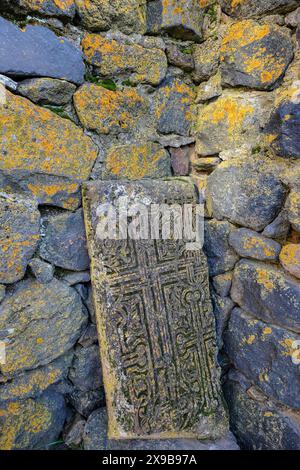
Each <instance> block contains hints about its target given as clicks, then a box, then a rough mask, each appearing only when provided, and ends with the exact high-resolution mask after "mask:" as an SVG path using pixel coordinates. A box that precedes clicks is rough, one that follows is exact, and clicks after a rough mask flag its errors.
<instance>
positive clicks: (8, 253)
mask: <svg viewBox="0 0 300 470" xmlns="http://www.w3.org/2000/svg"><path fill="white" fill-rule="evenodd" d="M39 232H40V214H39V211H38V210H37V204H36V203H35V202H34V201H32V200H30V199H27V198H22V197H20V196H19V197H13V196H10V195H8V194H5V193H1V195H0V254H1V256H0V282H1V283H3V284H11V283H13V282H16V281H18V280H20V279H22V277H23V276H24V274H25V271H26V267H27V264H28V262H29V260H30V258H31V257H32V255H33V254H34V252H35V250H36V248H37V246H38V242H39V238H40V234H39Z"/></svg>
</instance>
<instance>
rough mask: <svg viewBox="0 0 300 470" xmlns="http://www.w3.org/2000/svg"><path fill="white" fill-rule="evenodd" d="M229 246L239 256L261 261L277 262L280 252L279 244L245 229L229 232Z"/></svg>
mask: <svg viewBox="0 0 300 470" xmlns="http://www.w3.org/2000/svg"><path fill="white" fill-rule="evenodd" d="M229 244H230V245H231V246H232V247H233V248H234V249H235V251H236V252H237V253H238V254H239V255H240V256H242V257H245V258H254V259H259V260H262V261H277V260H278V257H279V253H280V251H281V245H280V244H279V243H277V242H275V241H274V240H270V239H269V238H265V237H263V236H262V235H261V234H259V233H257V232H254V231H253V230H249V229H247V228H240V229H238V230H234V231H233V232H231V234H230V236H229Z"/></svg>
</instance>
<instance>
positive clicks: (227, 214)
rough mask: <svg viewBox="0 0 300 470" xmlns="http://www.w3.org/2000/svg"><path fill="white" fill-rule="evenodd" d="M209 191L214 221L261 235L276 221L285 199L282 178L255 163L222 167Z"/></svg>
mask: <svg viewBox="0 0 300 470" xmlns="http://www.w3.org/2000/svg"><path fill="white" fill-rule="evenodd" d="M207 191H208V194H209V197H210V198H211V202H212V207H213V214H214V216H215V217H217V218H218V219H223V218H226V219H228V220H230V222H232V223H236V224H239V225H243V226H245V227H248V228H251V229H253V230H256V231H258V232H259V231H261V230H263V229H264V228H265V227H266V226H267V225H269V224H270V223H271V222H272V221H273V220H274V219H275V218H276V216H277V215H278V212H279V211H280V209H281V208H282V206H283V204H284V200H285V196H286V190H285V188H284V186H283V184H282V183H281V181H280V180H279V178H278V177H277V176H275V175H273V174H272V173H271V171H270V170H268V168H266V169H264V168H263V166H259V163H258V162H255V160H253V161H252V163H251V162H249V161H246V160H245V161H239V160H237V159H234V160H231V161H230V162H228V163H227V162H225V163H222V164H221V165H219V166H218V168H217V169H216V170H215V171H214V172H213V173H212V174H211V175H210V176H209V178H208V184H207Z"/></svg>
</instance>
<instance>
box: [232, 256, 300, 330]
mask: <svg viewBox="0 0 300 470" xmlns="http://www.w3.org/2000/svg"><path fill="white" fill-rule="evenodd" d="M231 297H232V299H233V300H234V301H235V302H236V303H237V304H238V305H240V307H242V308H243V309H244V310H246V311H248V312H250V313H252V314H253V315H255V316H256V317H257V318H259V319H261V320H263V321H265V322H268V323H274V324H276V325H279V326H281V327H283V328H288V329H291V330H294V331H297V332H300V324H299V308H300V283H299V281H297V280H296V279H295V278H292V277H291V276H288V275H287V274H285V272H284V271H283V270H281V269H279V268H277V267H276V266H272V265H268V264H266V263H262V262H259V261H247V260H243V261H241V262H240V263H239V264H238V265H237V266H236V268H235V270H234V275H233V282H232V289H231Z"/></svg>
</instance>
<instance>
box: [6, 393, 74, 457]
mask: <svg viewBox="0 0 300 470" xmlns="http://www.w3.org/2000/svg"><path fill="white" fill-rule="evenodd" d="M65 418H66V405H65V402H64V398H63V396H62V395H61V394H59V393H57V392H55V391H47V392H45V393H44V394H43V395H42V396H41V397H40V398H37V399H35V400H32V399H28V400H25V401H17V402H13V403H10V402H6V403H0V449H1V450H17V449H20V450H21V449H22V450H26V449H45V448H47V446H48V445H49V444H51V442H54V441H56V440H57V438H58V436H59V434H60V433H61V431H62V428H63V425H64V421H65Z"/></svg>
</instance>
